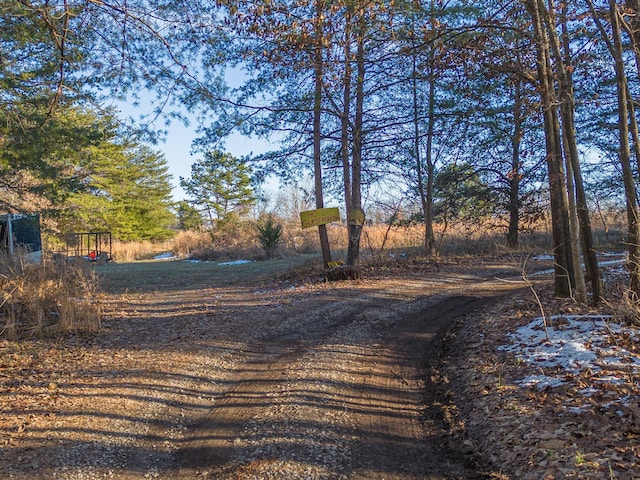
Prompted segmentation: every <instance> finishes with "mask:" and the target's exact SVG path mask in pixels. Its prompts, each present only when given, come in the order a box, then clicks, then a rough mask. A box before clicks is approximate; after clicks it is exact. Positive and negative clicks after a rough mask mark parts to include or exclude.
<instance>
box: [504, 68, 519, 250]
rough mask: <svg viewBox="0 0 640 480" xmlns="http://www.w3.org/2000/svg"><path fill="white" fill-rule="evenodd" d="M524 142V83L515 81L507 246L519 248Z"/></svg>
mask: <svg viewBox="0 0 640 480" xmlns="http://www.w3.org/2000/svg"><path fill="white" fill-rule="evenodd" d="M521 141H522V81H521V80H520V79H516V80H515V86H514V102H513V135H512V137H511V172H510V175H511V177H510V178H509V228H508V230H507V246H509V248H518V243H519V241H518V234H519V232H520V142H521Z"/></svg>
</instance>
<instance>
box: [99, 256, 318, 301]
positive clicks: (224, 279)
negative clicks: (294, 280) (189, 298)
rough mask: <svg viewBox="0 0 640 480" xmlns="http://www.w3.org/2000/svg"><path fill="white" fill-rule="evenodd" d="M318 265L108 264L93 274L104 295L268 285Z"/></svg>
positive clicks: (298, 259)
mask: <svg viewBox="0 0 640 480" xmlns="http://www.w3.org/2000/svg"><path fill="white" fill-rule="evenodd" d="M320 262H321V260H320V258H319V257H318V256H317V255H296V256H292V257H287V258H280V259H274V260H268V261H260V262H257V261H255V262H254V261H252V262H250V263H243V264H233V265H221V264H220V263H218V262H197V263H192V262H187V261H184V260H156V261H141V262H131V263H110V264H106V265H102V266H96V267H95V270H96V273H97V274H98V278H99V280H100V283H101V285H102V287H103V289H104V290H105V291H106V292H109V293H124V292H153V291H157V290H178V291H179V290H194V289H199V288H210V287H214V286H216V287H218V286H221V285H242V284H251V285H255V284H261V283H265V282H266V283H269V282H273V279H274V278H276V277H277V276H278V275H281V274H282V273H283V272H286V271H288V270H291V269H295V268H300V267H302V266H304V265H313V264H314V263H316V264H319V263H320Z"/></svg>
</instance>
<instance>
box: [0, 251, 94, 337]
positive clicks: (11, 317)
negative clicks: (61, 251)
mask: <svg viewBox="0 0 640 480" xmlns="http://www.w3.org/2000/svg"><path fill="white" fill-rule="evenodd" d="M88 267H89V266H88V265H87V264H86V263H85V262H73V263H72V262H69V261H67V260H64V259H56V260H55V261H54V260H52V259H48V260H46V261H45V262H43V263H41V264H33V263H26V262H24V261H23V260H22V259H21V257H20V256H19V255H14V256H7V255H4V256H3V257H2V259H0V295H2V298H1V300H0V336H2V337H5V338H8V339H15V338H21V337H27V336H33V335H36V336H53V335H56V334H59V333H63V332H70V331H74V332H79V331H95V330H97V329H98V328H99V327H100V307H99V305H98V302H97V301H96V288H97V282H96V279H95V275H94V273H93V271H92V270H90V269H89V268H88Z"/></svg>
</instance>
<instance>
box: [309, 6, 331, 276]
mask: <svg viewBox="0 0 640 480" xmlns="http://www.w3.org/2000/svg"><path fill="white" fill-rule="evenodd" d="M323 10H324V3H323V2H322V0H316V19H315V35H316V39H315V40H316V44H315V52H314V75H315V92H314V102H313V169H314V178H315V191H316V208H323V207H324V198H323V191H322V161H321V156H320V152H321V150H320V141H321V131H320V122H321V113H322V76H323V72H324V66H323V61H322V50H323V48H324V45H323V43H324V28H323V27H324V25H323V22H322V13H323ZM318 235H319V237H320V249H321V250H322V261H323V263H324V265H325V267H327V266H328V264H329V262H331V247H330V245H329V235H328V234H327V226H326V225H319V226H318Z"/></svg>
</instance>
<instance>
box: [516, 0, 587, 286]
mask: <svg viewBox="0 0 640 480" xmlns="http://www.w3.org/2000/svg"><path fill="white" fill-rule="evenodd" d="M524 3H525V7H526V8H527V10H528V12H529V14H530V16H531V20H532V23H533V29H534V36H535V40H536V50H537V70H538V90H539V92H540V99H541V103H542V112H543V116H544V130H545V143H546V151H547V169H548V172H549V193H550V200H551V221H552V234H553V243H554V258H555V275H554V278H555V295H556V296H558V297H569V296H571V293H572V289H573V288H574V287H575V272H574V268H573V258H572V248H571V231H570V228H569V208H568V205H567V204H568V199H567V190H566V183H565V175H564V170H563V168H562V145H561V137H560V125H559V122H558V115H557V108H556V99H555V95H554V86H553V75H552V71H551V60H550V58H549V41H548V38H547V35H546V32H545V29H544V25H543V19H542V15H541V11H540V9H539V4H538V1H537V0H525V2H524Z"/></svg>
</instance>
